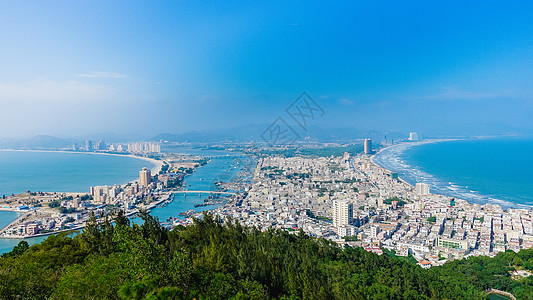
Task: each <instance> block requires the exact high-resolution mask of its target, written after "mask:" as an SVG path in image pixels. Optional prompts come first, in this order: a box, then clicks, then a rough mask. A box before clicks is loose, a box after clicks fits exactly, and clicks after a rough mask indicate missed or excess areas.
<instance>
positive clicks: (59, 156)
mask: <svg viewBox="0 0 533 300" xmlns="http://www.w3.org/2000/svg"><path fill="white" fill-rule="evenodd" d="M165 151H168V152H178V153H186V154H192V155H201V156H204V157H209V158H210V161H209V163H207V164H206V165H205V166H202V167H200V168H198V169H196V171H195V172H194V173H193V174H191V175H188V176H186V178H185V184H186V187H187V189H188V190H194V191H197V190H198V191H216V190H217V187H216V186H215V184H214V183H215V182H217V181H229V180H232V179H233V178H235V177H236V176H237V174H238V173H239V172H244V171H246V170H249V167H250V166H251V165H253V163H252V160H251V158H249V157H247V156H244V155H242V154H239V153H233V152H232V153H230V152H225V151H219V150H205V149H199V148H193V147H174V148H171V149H166V150H165ZM142 167H147V168H149V169H151V168H153V167H154V165H153V164H152V163H150V162H148V161H145V160H141V159H137V158H131V157H127V156H110V155H94V154H83V153H81V154H80V153H64V152H26V151H0V170H2V171H1V173H0V196H2V195H4V194H5V195H11V194H12V193H14V194H16V193H21V192H24V191H27V190H30V191H42V192H56V191H61V192H88V191H89V188H90V186H95V185H113V184H124V183H127V182H129V181H132V180H135V179H137V178H138V175H139V170H140V169H141V168H142ZM208 196H209V194H207V193H203V194H189V195H186V196H185V195H183V194H175V195H174V198H173V201H172V202H170V203H169V204H167V205H166V206H164V207H156V208H154V209H152V210H151V212H150V213H151V214H152V215H153V216H155V217H157V218H159V220H160V221H162V222H165V221H166V220H167V219H168V218H170V217H179V215H178V214H179V213H180V212H185V211H187V210H194V211H205V210H210V209H213V208H215V207H217V206H205V207H194V204H197V203H203V202H204V200H205V199H206V198H207V197H208ZM18 216H19V213H17V212H11V211H0V228H3V227H4V226H5V225H7V224H9V223H10V222H12V221H13V220H15V219H16V218H17V217H18ZM133 221H134V222H136V223H138V222H140V220H138V219H134V220H133ZM44 239H46V237H36V238H28V239H25V240H26V241H27V242H28V243H29V244H30V245H31V244H35V243H40V242H41V241H43V240H44ZM19 241H21V240H20V239H0V254H2V253H5V252H8V251H10V250H11V249H13V247H14V246H16V245H17V244H18V242H19Z"/></svg>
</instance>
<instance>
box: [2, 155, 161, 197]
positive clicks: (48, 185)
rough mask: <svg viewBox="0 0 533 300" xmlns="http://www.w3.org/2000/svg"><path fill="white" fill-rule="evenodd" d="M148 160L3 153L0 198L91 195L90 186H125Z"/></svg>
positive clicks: (148, 164) (151, 166) (136, 175)
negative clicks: (34, 194) (38, 194)
mask: <svg viewBox="0 0 533 300" xmlns="http://www.w3.org/2000/svg"><path fill="white" fill-rule="evenodd" d="M143 167H147V168H149V169H151V168H153V167H154V164H153V163H151V162H148V161H145V160H141V159H137V158H132V157H127V156H112V155H95V154H87V153H64V152H27V151H0V196H1V195H10V194H12V193H14V194H17V193H22V192H24V191H27V190H30V191H33V192H37V191H41V192H88V191H89V188H90V187H91V186H95V185H112V184H123V183H126V182H128V181H130V180H133V179H135V178H137V177H138V176H139V170H140V169H142V168H143Z"/></svg>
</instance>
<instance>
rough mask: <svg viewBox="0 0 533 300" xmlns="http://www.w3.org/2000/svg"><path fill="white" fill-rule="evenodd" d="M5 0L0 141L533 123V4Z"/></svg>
mask: <svg viewBox="0 0 533 300" xmlns="http://www.w3.org/2000/svg"><path fill="white" fill-rule="evenodd" d="M389 2H390V1H346V2H327V3H326V2H324V1H317V2H311V1H257V2H251V1H223V2H222V1H221V2H216V1H189V2H185V1H144V2H141V1H114V2H113V3H109V1H86V2H81V1H46V2H43V1H2V2H0V29H1V30H0V45H1V46H0V67H1V68H2V72H0V116H1V118H0V126H1V127H0V128H2V129H3V130H2V132H1V133H0V137H18V136H31V135H35V134H52V135H59V136H79V135H84V134H91V133H98V132H117V133H121V134H139V135H146V136H150V135H156V134H158V133H161V132H171V133H180V132H184V131H188V130H192V129H209V128H219V127H231V126H238V125H245V124H249V123H270V122H271V121H273V120H274V119H275V118H276V117H277V116H279V115H282V114H283V112H284V110H285V108H286V107H288V106H289V105H290V103H291V101H292V100H293V99H294V98H296V97H297V96H298V95H299V94H300V93H301V92H302V91H307V92H308V93H309V95H311V96H312V97H313V98H314V99H315V100H316V101H317V102H318V103H319V104H320V105H321V106H322V107H323V108H324V110H325V112H326V114H325V115H324V117H323V118H321V119H319V120H316V121H315V122H316V124H315V125H321V126H328V127H336V126H353V127H357V128H360V129H382V130H395V131H399V132H408V131H410V130H416V131H420V132H422V133H425V134H426V135H432V134H433V135H436V134H450V133H454V134H465V133H478V132H482V131H487V132H490V131H491V130H493V129H494V128H505V129H506V130H508V131H513V130H514V131H531V130H533V122H532V121H531V117H530V116H531V115H532V113H533V84H532V83H533V5H532V4H530V3H528V2H525V1H524V2H514V3H512V4H509V3H503V2H501V1H493V2H491V1H484V2H483V3H482V4H481V3H474V2H465V1H400V2H396V3H389Z"/></svg>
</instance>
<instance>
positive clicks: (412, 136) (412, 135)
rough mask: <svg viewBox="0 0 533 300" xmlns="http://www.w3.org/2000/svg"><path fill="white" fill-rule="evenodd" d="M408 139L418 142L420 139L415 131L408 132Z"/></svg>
mask: <svg viewBox="0 0 533 300" xmlns="http://www.w3.org/2000/svg"><path fill="white" fill-rule="evenodd" d="M409 140H410V141H412V142H418V141H419V140H420V137H419V136H418V133H416V132H409Z"/></svg>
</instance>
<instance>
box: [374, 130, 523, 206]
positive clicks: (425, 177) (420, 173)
mask: <svg viewBox="0 0 533 300" xmlns="http://www.w3.org/2000/svg"><path fill="white" fill-rule="evenodd" d="M443 141H448V140H428V141H423V142H415V143H402V144H398V145H394V146H391V147H388V148H385V149H383V150H381V151H380V152H379V153H378V154H376V155H375V156H374V157H373V161H374V162H375V163H376V164H378V165H380V166H382V167H383V168H386V169H388V170H391V171H393V172H397V173H398V175H399V176H400V177H401V178H402V179H403V180H405V181H406V182H408V183H409V184H412V185H415V184H416V183H419V182H423V183H426V184H429V185H430V187H431V192H432V193H434V194H441V195H445V196H449V197H455V198H458V199H463V200H466V201H469V202H471V203H477V204H487V203H488V204H498V205H500V206H502V207H504V208H509V207H511V208H518V207H519V208H531V207H533V206H532V205H526V204H521V203H516V202H514V201H510V200H504V199H498V198H495V197H494V196H493V195H490V196H489V195H484V194H482V193H480V192H479V191H475V190H470V189H469V188H468V186H461V185H459V184H457V183H455V182H451V181H445V180H441V179H439V178H437V177H436V176H434V175H432V174H429V173H427V172H425V171H424V170H422V169H421V168H420V167H419V166H414V165H409V163H408V162H407V161H406V160H405V159H404V158H403V155H404V154H405V152H406V151H407V150H408V149H410V148H412V147H416V146H419V145H423V144H428V143H436V142H443Z"/></svg>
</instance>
